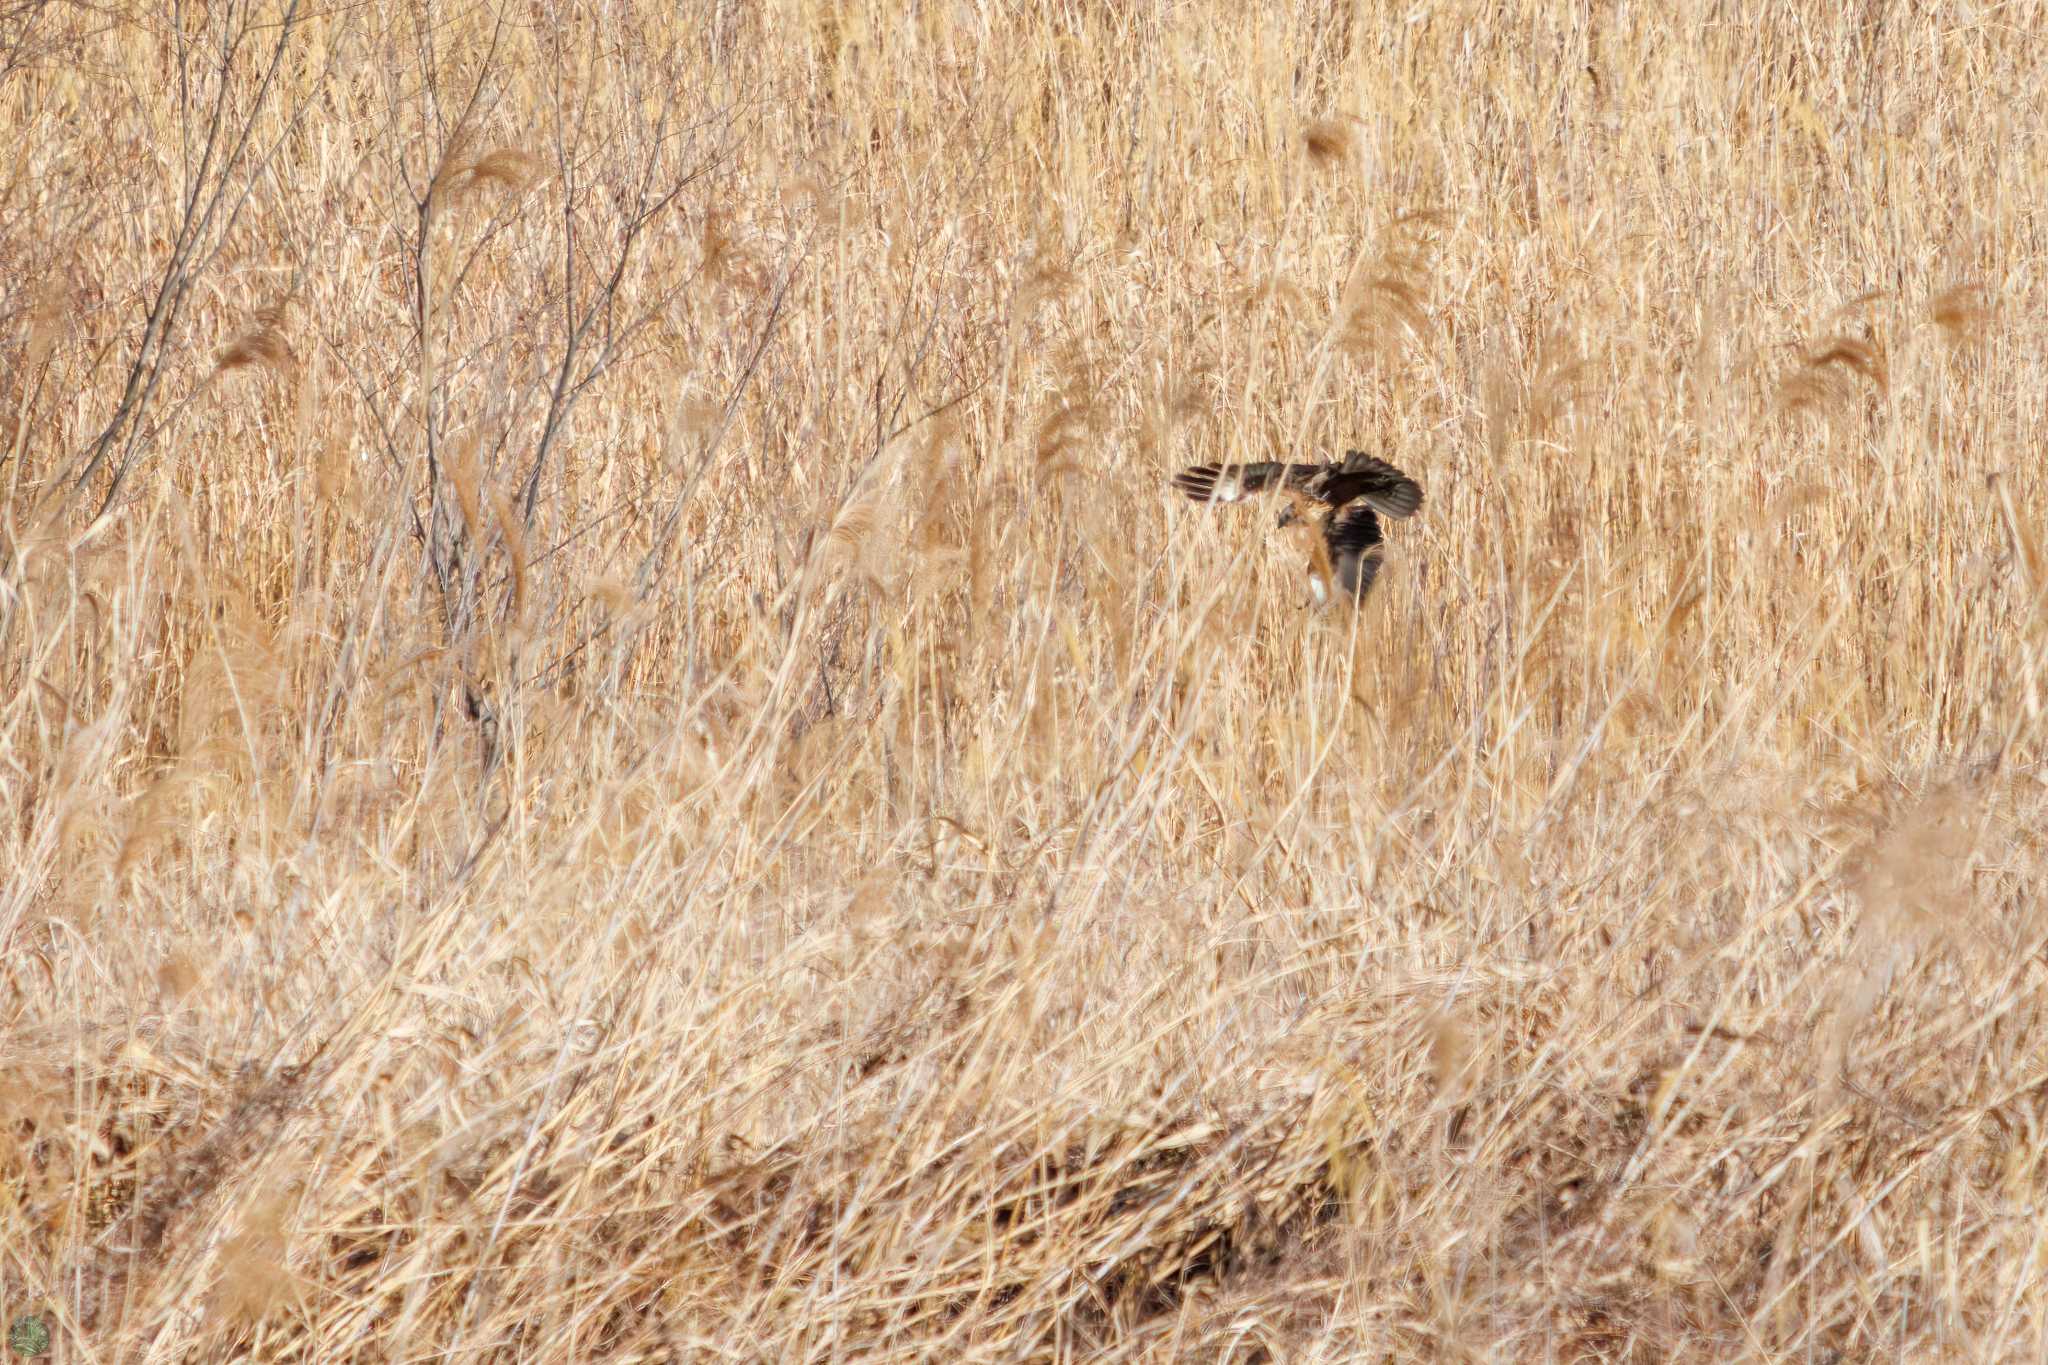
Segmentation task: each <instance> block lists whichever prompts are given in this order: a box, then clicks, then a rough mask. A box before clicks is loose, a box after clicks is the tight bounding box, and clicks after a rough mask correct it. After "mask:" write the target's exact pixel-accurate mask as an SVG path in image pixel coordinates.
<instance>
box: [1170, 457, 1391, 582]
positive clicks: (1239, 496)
mask: <svg viewBox="0 0 2048 1365" xmlns="http://www.w3.org/2000/svg"><path fill="white" fill-rule="evenodd" d="M1173 486H1174V487H1175V488H1178V489H1179V490H1180V491H1181V492H1183V493H1185V494H1187V495H1188V496H1189V497H1191V498H1193V499H1194V500H1195V501H1196V502H1243V501H1245V500H1246V499H1248V498H1254V497H1257V496H1258V495H1259V494H1261V493H1263V492H1265V491H1266V490H1268V489H1278V490H1279V491H1280V493H1281V495H1282V496H1283V497H1285V499H1286V506H1284V507H1282V508H1281V509H1280V521H1279V524H1280V525H1281V526H1283V527H1291V528H1298V531H1297V534H1299V535H1302V536H1303V537H1304V538H1305V539H1306V540H1307V542H1308V585H1309V591H1310V592H1312V593H1314V594H1315V599H1316V604H1317V605H1318V606H1321V605H1322V604H1324V603H1326V602H1328V601H1329V600H1330V599H1331V598H1333V597H1337V596H1339V595H1342V596H1345V597H1349V598H1350V599H1351V601H1352V602H1353V603H1357V602H1359V601H1360V600H1362V599H1363V598H1364V597H1365V594H1366V590H1367V589H1368V588H1370V587H1372V581H1373V579H1374V578H1376V577H1378V575H1379V571H1380V561H1381V560H1382V559H1383V558H1384V557H1385V554H1386V547H1385V545H1384V543H1383V542H1384V541H1385V539H1386V538H1385V537H1384V536H1383V535H1381V534H1380V518H1381V517H1383V516H1386V517H1412V516H1414V515H1415V513H1416V511H1417V509H1419V508H1420V507H1421V506H1422V485H1421V484H1419V483H1417V482H1415V480H1413V479H1411V478H1409V477H1408V476H1407V475H1406V474H1403V473H1402V472H1401V471H1400V470H1398V469H1396V468H1394V467H1393V466H1392V465H1390V464H1388V463H1387V462H1386V461H1385V460H1378V459H1374V458H1373V457H1372V456H1370V455H1368V454H1366V453H1365V452H1364V451H1362V450H1353V451H1350V452H1347V453H1346V454H1345V456H1344V458H1343V460H1341V461H1339V462H1336V463H1328V464H1281V463H1278V462H1274V461H1267V462H1264V463H1260V464H1226V465H1214V464H1198V465H1195V466H1194V467H1192V468H1190V469H1183V470H1181V472H1180V473H1178V474H1176V475H1174V476H1173ZM1312 518H1313V519H1315V520H1314V521H1313V523H1312V521H1311V519H1312Z"/></svg>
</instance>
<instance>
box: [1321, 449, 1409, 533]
mask: <svg viewBox="0 0 2048 1365" xmlns="http://www.w3.org/2000/svg"><path fill="white" fill-rule="evenodd" d="M1315 482H1316V485H1317V486H1316V487H1315V488H1314V489H1313V490H1312V491H1313V492H1314V493H1315V495H1316V496H1317V497H1319V498H1321V499H1322V500H1323V501H1324V502H1327V503H1329V504H1330V505H1331V506H1333V507H1336V508H1338V509H1340V510H1342V509H1343V508H1344V507H1345V506H1346V504H1348V503H1351V502H1354V501H1356V500H1358V499H1360V498H1363V499H1364V500H1365V502H1366V503H1367V505H1369V506H1370V507H1371V508H1372V510H1373V511H1375V512H1378V513H1379V514H1380V515H1381V516H1387V517H1412V516H1414V515H1415V513H1416V512H1417V511H1419V510H1421V507H1422V485H1421V484H1419V483H1417V482H1415V480H1413V479H1411V478H1409V477H1408V476H1407V475H1406V474H1403V473H1402V472H1401V471H1400V470H1398V469H1396V468H1394V466H1392V465H1390V464H1388V463H1387V462H1386V461H1385V460H1379V459H1374V458H1373V457H1372V456H1370V455H1368V454H1366V453H1365V452H1364V451H1362V450H1354V451H1351V452H1350V453H1349V454H1347V455H1346V456H1345V457H1344V463H1342V464H1340V465H1332V466H1331V467H1330V468H1329V469H1328V471H1327V472H1325V473H1324V474H1323V475H1322V476H1321V477H1320V478H1319V479H1317V480H1316V481H1315Z"/></svg>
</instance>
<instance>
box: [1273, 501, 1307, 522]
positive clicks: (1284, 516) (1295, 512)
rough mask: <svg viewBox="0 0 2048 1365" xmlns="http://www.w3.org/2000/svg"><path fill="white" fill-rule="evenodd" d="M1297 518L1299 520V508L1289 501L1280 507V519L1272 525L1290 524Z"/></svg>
mask: <svg viewBox="0 0 2048 1365" xmlns="http://www.w3.org/2000/svg"><path fill="white" fill-rule="evenodd" d="M1299 520H1301V509H1300V508H1298V507H1296V506H1295V505H1294V504H1293V503H1291V502H1290V503H1288V504H1287V505H1286V506H1285V507H1283V508H1281V509H1280V520H1279V521H1277V522H1275V523H1274V525H1276V526H1292V525H1294V523H1295V522H1297V521H1299Z"/></svg>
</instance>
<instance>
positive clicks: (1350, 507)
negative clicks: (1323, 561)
mask: <svg viewBox="0 0 2048 1365" xmlns="http://www.w3.org/2000/svg"><path fill="white" fill-rule="evenodd" d="M1384 540H1385V537H1384V536H1382V535H1381V534H1380V519H1379V517H1378V516H1377V515H1375V514H1374V512H1373V506H1372V500H1371V499H1370V498H1360V499H1358V500H1356V501H1354V502H1347V503H1345V504H1344V505H1343V506H1342V507H1337V508H1333V509H1331V511H1330V514H1329V515H1328V516H1327V517H1325V518H1323V544H1324V545H1325V546H1327V547H1328V549H1329V551H1330V567H1331V569H1332V570H1334V571H1335V573H1336V576H1337V590H1338V591H1339V592H1341V593H1348V594H1349V595H1350V596H1352V597H1353V598H1360V597H1363V596H1365V594H1366V590H1367V589H1368V588H1370V587H1372V581H1373V579H1374V578H1376V577H1378V576H1379V571H1380V561H1381V560H1382V559H1383V558H1384V557H1385V555H1386V550H1385V548H1384V546H1383V543H1382V542H1383V541H1384Z"/></svg>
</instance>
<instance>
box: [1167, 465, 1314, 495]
mask: <svg viewBox="0 0 2048 1365" xmlns="http://www.w3.org/2000/svg"><path fill="white" fill-rule="evenodd" d="M1323 469H1324V466H1322V465H1316V464H1281V463H1279V462H1278V461H1272V460H1268V461H1264V462H1261V463H1259V464H1198V465H1195V466H1194V467H1192V468H1190V469H1183V470H1182V471H1181V472H1180V473H1178V474H1176V475H1174V476H1173V486H1174V487H1175V488H1178V489H1179V490H1180V491H1181V492H1183V493H1185V494H1187V495H1188V496H1189V497H1191V498H1193V499H1194V500H1195V501H1196V502H1243V501H1244V500H1245V499H1246V498H1249V497H1253V496H1255V495H1257V494H1259V493H1263V492H1264V491H1265V490H1267V489H1268V488H1271V487H1273V486H1274V485H1275V484H1287V485H1289V486H1290V487H1300V486H1301V485H1303V484H1305V483H1307V482H1308V481H1309V480H1310V479H1311V478H1313V477H1314V476H1315V475H1317V474H1319V473H1321V472H1322V471H1323Z"/></svg>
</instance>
